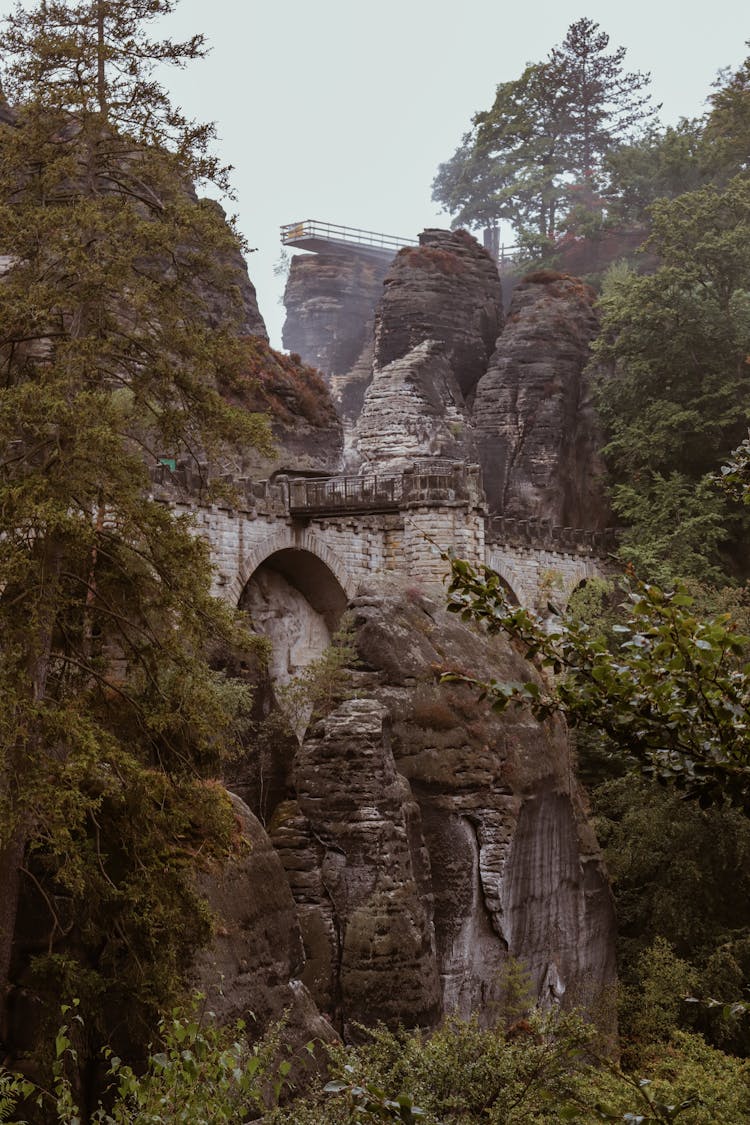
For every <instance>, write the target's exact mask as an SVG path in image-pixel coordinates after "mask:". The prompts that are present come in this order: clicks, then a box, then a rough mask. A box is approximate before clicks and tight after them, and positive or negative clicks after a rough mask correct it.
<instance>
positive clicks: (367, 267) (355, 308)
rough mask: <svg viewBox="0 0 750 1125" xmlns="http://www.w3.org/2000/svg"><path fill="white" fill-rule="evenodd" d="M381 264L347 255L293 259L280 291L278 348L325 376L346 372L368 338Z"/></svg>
mask: <svg viewBox="0 0 750 1125" xmlns="http://www.w3.org/2000/svg"><path fill="white" fill-rule="evenodd" d="M387 270H388V263H387V262H382V263H381V262H379V261H376V260H373V259H370V258H366V257H364V256H357V255H355V254H354V253H352V254H335V253H333V254H297V255H295V256H294V257H293V258H292V263H291V267H290V270H289V278H288V280H287V283H286V288H285V290H284V305H285V306H286V312H287V315H286V320H285V322H284V328H283V333H282V339H283V343H284V347H285V348H288V349H289V351H291V352H297V353H298V354H299V355H300V356H301V357H302V359H303V360H304V361H305V362H306V363H310V364H312V365H313V366H314V367H319V368H320V370H321V371H324V372H325V373H326V375H329V376H332V375H343V374H344V373H345V372H347V371H349V370H350V368H352V367H353V366H354V364H355V362H356V360H357V358H358V356H359V354H360V352H361V351H362V348H363V347H364V345H365V344H366V342H367V340H368V338H369V337H370V336H371V333H372V323H373V316H374V313H375V306H376V305H377V302H378V300H379V299H380V295H381V292H382V288H383V278H384V277H385V274H386V272H387Z"/></svg>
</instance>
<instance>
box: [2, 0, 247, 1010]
mask: <svg viewBox="0 0 750 1125" xmlns="http://www.w3.org/2000/svg"><path fill="white" fill-rule="evenodd" d="M173 7H174V4H173V3H172V2H171V0H78V2H57V0H49V2H44V0H42V2H40V3H38V4H36V5H35V6H34V7H33V8H31V9H29V10H26V9H25V8H24V7H22V6H20V5H19V6H18V7H17V8H16V10H15V12H14V13H13V15H11V16H10V17H9V19H8V20H7V21H6V22H5V26H4V30H3V31H2V34H1V35H0V54H2V56H3V57H4V60H5V66H4V72H3V75H2V82H3V88H4V91H5V94H6V96H7V98H8V103H9V105H10V106H12V110H10V111H8V110H6V111H5V112H4V113H3V114H1V115H0V152H1V155H2V159H1V160H0V254H2V255H3V259H2V260H3V262H4V263H5V274H4V276H3V278H2V281H1V282H0V371H1V372H2V394H1V395H0V453H1V454H2V483H1V485H0V489H1V491H0V505H1V506H0V590H1V591H2V593H1V594H0V637H1V638H2V642H1V647H0V700H1V702H0V716H1V717H0V803H1V808H2V817H0V902H1V903H2V906H1V907H0V997H1V998H2V1001H3V1007H4V1006H5V1000H6V998H7V993H8V988H9V984H10V973H11V963H12V952H13V937H14V932H15V929H16V922H17V908H18V901H19V895H20V893H21V886H22V880H24V879H30V880H32V881H33V882H34V883H35V885H36V886H37V887H38V888H39V891H40V892H41V894H42V898H43V899H46V902H47V906H48V907H49V911H48V913H49V923H50V932H51V936H50V944H49V948H50V953H51V956H50V957H49V958H48V964H47V970H46V971H48V972H49V973H55V972H56V973H58V975H60V974H61V975H62V976H64V977H65V978H66V979H68V980H72V981H74V982H76V983H74V984H71V987H74V988H77V989H78V991H79V993H80V992H81V991H83V992H85V991H86V988H87V987H88V991H89V993H90V994H91V995H97V996H98V998H99V1000H98V1002H99V1003H100V1004H101V1003H102V1002H103V1001H102V998H103V997H107V996H108V997H109V999H110V1001H112V999H113V997H114V1002H115V1003H128V1002H129V1003H130V1004H131V1007H132V1008H133V1009H135V1008H137V1007H138V1004H139V1003H140V1005H141V1007H144V1006H145V1009H146V1010H151V1011H153V1008H154V1007H155V1006H158V1005H159V1003H162V1002H163V1001H164V999H165V997H167V996H168V995H169V993H170V990H171V989H174V986H175V984H176V981H177V978H178V975H179V971H180V969H181V967H182V965H183V963H184V960H185V957H186V956H187V955H188V953H189V950H190V949H191V948H192V947H193V946H194V945H195V943H196V942H198V941H200V940H204V939H205V937H206V936H207V932H208V929H207V926H208V921H207V918H206V917H205V913H204V914H201V908H200V904H199V902H198V900H197V899H196V897H195V894H194V891H193V890H192V886H191V883H190V879H189V865H188V866H186V862H187V860H188V859H189V856H190V854H191V853H192V852H193V851H202V852H203V853H204V854H207V855H210V854H217V853H219V852H221V851H222V849H225V848H226V847H227V846H228V842H229V839H230V836H231V825H232V818H231V814H230V810H229V807H228V804H227V802H226V800H225V799H224V797H223V794H222V791H221V790H220V788H218V787H212V786H206V784H205V783H204V782H203V781H201V779H202V778H207V777H208V778H210V777H211V776H214V775H216V774H217V773H218V772H220V769H221V762H222V760H224V759H225V758H226V756H227V755H228V754H230V753H231V752H232V750H233V748H234V747H235V746H236V744H237V740H238V737H239V732H240V725H241V722H242V716H243V714H244V713H245V712H246V710H247V703H248V701H247V697H246V692H245V691H244V689H242V688H241V687H237V686H235V685H233V684H232V683H230V682H228V681H226V680H225V679H224V678H222V677H221V676H220V675H218V674H217V673H215V672H213V671H212V669H211V667H210V665H209V662H208V656H209V652H210V648H211V646H212V645H213V646H216V645H221V644H227V643H230V642H231V643H235V642H236V643H242V642H241V638H240V637H239V634H238V633H237V629H236V626H235V624H234V621H233V617H232V614H231V613H230V612H229V611H228V610H227V609H226V608H223V607H222V606H221V605H220V604H219V603H218V602H217V601H216V600H215V599H213V598H212V597H211V596H210V567H209V561H208V553H207V548H206V546H205V544H204V543H203V542H202V541H200V540H199V539H198V538H197V537H196V536H195V535H194V533H193V532H192V529H191V527H190V524H189V522H188V521H187V520H185V519H178V518H174V517H173V516H172V515H171V514H170V512H169V511H168V510H166V509H165V508H164V506H163V505H161V504H158V503H156V502H155V501H154V500H153V499H151V498H150V496H149V480H150V478H149V470H150V466H152V465H154V464H156V463H157V461H158V458H159V457H160V456H161V455H164V454H168V455H169V456H170V457H174V456H187V457H192V458H194V459H195V461H196V463H198V462H200V463H203V462H204V460H205V459H207V458H208V459H210V458H212V457H213V458H216V457H218V456H219V455H220V454H221V453H222V451H226V450H227V449H228V448H235V449H238V448H239V449H240V450H241V448H242V447H243V446H247V445H253V444H257V443H259V442H262V441H263V440H264V432H265V431H264V428H263V426H262V424H261V423H260V422H259V420H258V419H257V418H256V417H254V416H249V415H246V414H242V413H241V412H239V411H237V410H235V409H233V408H231V407H230V406H229V405H228V404H227V401H226V400H225V398H224V397H223V395H222V393H221V390H222V386H224V385H226V384H231V382H232V379H233V377H234V373H235V372H236V371H237V370H238V367H239V365H241V362H242V345H241V341H240V340H239V339H238V336H237V331H238V325H239V323H240V319H239V313H240V310H239V307H238V300H237V295H236V286H235V284H234V281H235V279H234V278H233V277H232V275H231V272H229V273H228V272H227V270H226V268H225V265H224V263H225V262H226V261H227V256H228V255H230V254H233V253H235V254H236V248H237V237H236V235H235V233H234V232H233V231H232V229H231V227H230V226H229V225H228V224H227V223H226V222H225V220H224V218H223V214H222V212H221V211H220V209H219V208H217V206H216V204H214V203H213V202H210V201H201V200H199V199H197V198H196V195H195V192H194V190H193V184H194V183H195V182H200V181H206V180H208V181H213V182H214V183H218V184H219V185H220V186H221V185H225V184H226V170H225V169H223V168H221V167H220V166H219V165H218V164H217V162H216V161H215V160H214V158H213V157H212V156H211V155H210V152H209V143H210V139H211V129H210V128H208V127H206V126H198V125H195V124H193V123H191V122H189V121H187V120H186V119H185V118H184V116H183V115H182V114H181V113H179V112H178V111H176V110H174V109H173V108H172V106H171V104H170V102H169V99H168V97H167V95H166V93H165V91H164V90H163V89H162V88H161V86H160V85H159V84H158V83H157V82H156V81H155V79H154V76H153V74H154V68H155V66H156V65H157V64H162V63H165V62H172V63H175V64H177V65H182V64H183V63H184V62H186V61H187V60H189V59H192V58H196V57H199V56H200V54H201V53H202V50H203V44H202V40H201V38H200V37H193V38H192V39H190V40H189V41H188V42H186V43H174V42H172V41H170V40H164V41H151V40H150V39H149V38H148V36H147V34H146V27H147V25H148V22H149V21H150V20H153V19H154V18H156V17H161V16H163V15H166V14H168V13H169V12H171V11H172V9H173ZM217 300H219V301H220V303H221V305H222V308H223V311H224V317H223V321H222V323H221V324H219V325H217V324H216V323H214V321H215V316H214V315H213V313H212V310H213V309H214V308H215V304H216V301H217ZM209 306H210V307H209ZM32 867H33V870H32ZM61 903H62V904H63V906H61V905H60V904H61ZM54 904H56V905H54ZM61 912H62V913H61ZM74 920H75V926H76V929H77V942H76V948H77V950H78V953H77V955H76V957H73V956H72V955H71V954H68V955H67V956H66V958H63V957H60V956H58V955H57V953H56V944H55V943H56V939H57V938H59V936H60V934H61V932H62V931H67V930H69V929H70V927H71V926H72V925H74ZM94 979H95V981H96V982H98V983H95V984H92V983H91V982H92V980H94ZM87 981H88V982H89V985H88V986H87V984H86V982H87ZM94 1023H95V1021H94ZM4 1030H5V1031H7V1028H5V1029H4Z"/></svg>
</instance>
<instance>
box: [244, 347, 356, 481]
mask: <svg viewBox="0 0 750 1125" xmlns="http://www.w3.org/2000/svg"><path fill="white" fill-rule="evenodd" d="M243 355H244V359H245V363H244V367H243V369H242V370H241V371H240V372H238V373H236V375H235V377H234V380H233V382H232V383H231V385H227V387H226V388H224V391H225V394H226V395H227V397H228V398H229V399H230V400H231V401H232V402H234V403H235V404H236V405H238V406H243V407H244V408H245V409H247V410H251V411H259V412H262V413H264V414H266V415H267V417H268V421H269V423H270V426H271V433H272V436H273V444H274V448H273V450H272V452H271V454H270V455H268V456H264V455H262V454H260V453H257V452H254V451H252V450H248V451H246V457H245V461H244V463H243V468H244V470H245V471H246V472H247V473H248V474H249V475H252V476H254V477H255V478H256V479H259V478H262V477H268V476H270V475H271V474H272V473H273V472H279V471H283V470H290V469H291V470H294V471H295V472H300V471H307V472H321V473H326V472H328V473H331V472H336V470H337V469H338V468H339V467H340V462H341V454H342V449H343V441H344V439H343V431H342V426H341V422H340V420H339V417H338V415H337V413H336V409H335V407H334V405H333V402H332V401H331V396H330V394H329V391H328V388H327V387H326V385H325V382H324V380H323V377H322V376H321V374H320V372H319V371H316V370H315V369H314V368H312V367H309V366H308V365H307V364H304V363H302V362H301V360H300V359H299V357H298V356H287V355H283V354H282V353H281V352H277V351H275V350H274V349H273V348H271V347H270V346H269V345H268V343H267V341H266V340H265V339H263V338H261V337H259V336H253V337H249V338H248V339H247V340H245V341H244V346H243Z"/></svg>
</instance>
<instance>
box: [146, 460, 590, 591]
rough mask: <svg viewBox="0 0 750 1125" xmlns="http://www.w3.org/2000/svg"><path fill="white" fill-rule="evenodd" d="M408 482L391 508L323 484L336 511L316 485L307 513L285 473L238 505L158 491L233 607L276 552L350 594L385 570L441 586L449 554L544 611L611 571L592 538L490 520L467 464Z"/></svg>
mask: <svg viewBox="0 0 750 1125" xmlns="http://www.w3.org/2000/svg"><path fill="white" fill-rule="evenodd" d="M437 470H440V471H442V472H443V475H442V477H441V476H440V472H437ZM459 476H461V479H459ZM403 481H404V482H405V483H403V485H402V484H401V483H399V494H398V502H397V504H395V505H394V504H393V503H391V502H390V501H392V496H390V494H389V504H390V507H389V509H388V510H381V511H377V510H373V511H340V510H335V506H336V505H340V504H341V503H342V499H341V498H342V496H343V497H344V501H343V502H345V503H349V504H350V505H351V504H352V503H353V504H354V505H355V506H356V505H359V504H361V503H362V495H364V494H365V493H366V489H362V490H355V491H354V493H353V494H352V493H351V491H350V493H349V494H347V493H346V491H345V490H344V492H342V490H341V487H340V486H341V484H343V483H344V481H343V478H342V479H341V481H339V479H338V478H334V479H329V481H327V482H326V486H329V485H330V488H329V493H328V496H329V499H330V503H331V505H333V507H332V510H331V511H321V510H320V507H321V500H320V491H319V489H318V490H317V491H316V489H313V488H311V489H310V491H309V493H308V499H309V498H310V497H312V498H313V500H312V501H311V502H313V501H314V504H315V505H316V506H317V507H316V508H315V509H314V510H311V511H310V514H309V515H306V514H305V512H304V509H303V508H302V507H299V506H298V507H294V504H295V503H301V502H300V501H299V500H297V501H295V495H296V496H299V489H297V490H296V492H295V488H294V487H292V488H291V491H290V485H292V486H294V485H296V484H297V483H299V482H294V481H291V482H290V481H286V480H280V481H277V482H276V483H275V484H273V485H268V484H265V485H263V486H261V485H259V486H257V488H255V489H254V490H248V489H245V490H244V492H241V493H239V494H240V495H242V496H243V498H244V499H245V500H246V501H247V500H249V501H250V503H249V504H246V505H245V504H243V506H242V507H238V508H232V507H228V506H222V505H210V506H208V505H205V504H201V503H200V501H199V500H197V499H192V498H190V497H189V496H187V495H185V493H184V492H183V494H182V495H181V496H179V497H178V496H177V494H176V490H175V489H174V488H173V487H170V486H169V485H167V487H164V485H165V484H167V482H166V481H164V482H162V487H160V488H159V487H157V488H156V489H155V496H156V497H157V498H158V499H160V500H161V501H162V502H164V503H167V504H169V505H170V507H171V508H172V509H173V510H174V511H175V513H176V514H186V515H190V516H191V517H192V519H193V521H194V525H195V529H196V532H197V534H198V535H201V536H202V537H204V538H205V539H206V540H207V541H208V543H209V545H210V548H211V555H212V560H213V564H214V571H215V577H214V591H215V593H216V594H218V595H219V596H221V597H223V598H225V599H226V600H227V601H229V602H231V603H233V604H235V605H236V604H237V603H238V602H239V600H240V598H241V596H242V593H243V590H244V589H245V586H246V585H247V583H248V582H249V580H250V578H251V577H252V575H253V573H254V572H255V571H256V570H257V569H258V567H259V566H261V565H262V564H263V563H264V562H265V561H266V560H267V559H270V558H271V557H272V556H273V555H275V554H277V553H278V552H280V551H294V552H300V553H305V552H306V553H308V554H309V555H312V556H314V557H315V558H316V559H318V560H319V561H320V562H322V563H323V564H324V565H325V566H326V567H327V568H328V570H329V571H330V573H331V574H332V575H333V577H334V578H335V579H336V581H337V582H338V584H339V586H340V587H341V589H342V590H343V592H344V594H345V595H346V597H347V599H349V598H352V597H354V596H355V595H356V593H357V591H358V590H359V588H360V587H361V586H362V585H363V583H365V582H366V581H367V580H368V579H369V578H372V577H373V576H375V575H380V574H393V575H396V576H398V577H403V578H409V579H415V580H419V581H420V582H424V583H427V584H429V585H435V584H440V583H441V582H442V580H443V579H444V577H445V575H446V572H447V570H448V567H447V564H446V562H445V559H444V558H443V557H442V556H443V553H445V552H452V553H453V554H454V555H456V556H458V557H459V558H464V559H467V560H468V561H469V562H471V563H472V564H473V565H474V566H482V565H484V564H487V565H489V566H491V567H492V568H493V570H496V571H497V572H498V573H499V574H500V575H501V577H502V578H503V579H504V580H505V582H506V583H507V585H508V586H509V587H510V590H511V591H512V593H513V595H514V596H515V597H516V599H517V600H518V601H519V602H520V603H521V604H523V605H528V606H531V607H537V606H538V607H540V608H542V609H543V608H544V606H545V605H546V603H547V601H552V602H553V603H558V602H559V603H562V604H564V603H565V602H567V600H568V598H569V597H570V594H571V593H572V591H573V590H574V589H575V587H576V586H577V585H579V584H580V583H581V582H582V581H583V580H584V579H587V578H590V577H592V576H594V575H601V574H603V573H604V571H605V568H606V563H605V562H604V561H603V558H602V557H600V556H603V555H604V550H601V551H598V545H597V544H596V543H595V542H594V540H593V539H592V537H591V536H590V535H589V536H588V537H587V536H586V534H585V533H582V532H576V531H574V530H572V529H563V530H564V531H565V534H564V535H562V536H561V535H560V529H549V528H546V527H540V528H536V527H535V526H532V525H531V524H530V523H529V524H524V527H523V528H522V529H521V531H522V534H521V533H520V532H519V528H518V527H517V526H516V522H517V521H508V522H507V526H505V524H504V523H503V522H502V521H498V520H493V521H492V522H491V523H489V524H488V521H487V518H486V512H485V510H484V507H483V505H482V503H481V501H482V494H481V486H480V485H479V482H478V479H476V478H475V476H473V475H472V473H471V471H470V470H468V471H465V470H463V469H461V471H460V474H459V473H458V470H451V472H450V473H449V472H447V471H444V470H443V469H441V466H439V465H437V466H435V465H432V466H431V468H430V472H429V473H428V472H427V471H426V470H425V469H422V471H421V475H416V476H415V475H414V474H404V478H403ZM441 482H442V483H441ZM316 488H317V486H316ZM360 493H362V495H361V494H360ZM290 495H291V497H292V500H291V508H292V510H291V513H290ZM506 532H507V534H506ZM535 540H538V542H536V543H535V542H534V541H535Z"/></svg>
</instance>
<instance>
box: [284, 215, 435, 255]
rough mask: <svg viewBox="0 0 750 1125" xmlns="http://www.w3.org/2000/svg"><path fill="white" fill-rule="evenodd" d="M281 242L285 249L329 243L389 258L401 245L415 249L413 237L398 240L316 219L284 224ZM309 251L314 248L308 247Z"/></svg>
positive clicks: (392, 236)
mask: <svg viewBox="0 0 750 1125" xmlns="http://www.w3.org/2000/svg"><path fill="white" fill-rule="evenodd" d="M281 241H282V243H283V245H284V246H298V245H299V246H302V247H304V248H307V245H308V243H310V244H314V243H331V244H332V245H333V246H337V245H341V244H344V245H346V246H351V247H352V248H356V247H359V248H361V249H368V250H379V251H383V252H386V251H387V252H388V253H390V254H391V255H394V254H396V253H398V251H399V250H400V249H401V248H402V247H404V246H416V245H417V242H416V240H415V239H413V238H398V237H397V236H395V235H391V234H380V233H379V232H378V231H374V230H362V229H361V228H360V227H344V226H340V225H339V224H338V223H323V222H321V221H320V220H319V219H303V220H302V221H301V222H297V223H285V224H284V226H282V228H281ZM310 248H314V246H312V245H311V247H310Z"/></svg>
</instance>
